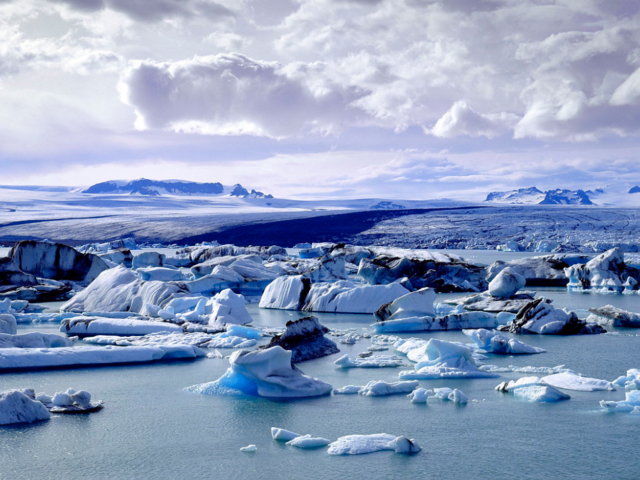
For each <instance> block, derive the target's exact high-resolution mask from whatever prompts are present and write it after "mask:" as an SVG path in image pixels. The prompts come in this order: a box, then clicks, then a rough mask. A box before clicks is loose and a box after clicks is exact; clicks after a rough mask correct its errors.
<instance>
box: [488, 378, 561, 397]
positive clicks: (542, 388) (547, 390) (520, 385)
mask: <svg viewBox="0 0 640 480" xmlns="http://www.w3.org/2000/svg"><path fill="white" fill-rule="evenodd" d="M496 390H497V391H499V392H505V393H510V394H512V395H514V396H516V397H519V398H522V399H524V400H526V401H528V402H539V403H551V402H559V401H562V400H569V399H570V398H571V397H570V396H569V395H567V394H566V393H562V392H561V391H560V390H558V389H557V388H555V387H552V386H551V385H548V384H547V383H545V382H544V381H543V380H542V379H541V378H539V377H522V378H519V379H518V380H511V381H510V382H502V383H501V384H500V385H498V386H497V387H496Z"/></svg>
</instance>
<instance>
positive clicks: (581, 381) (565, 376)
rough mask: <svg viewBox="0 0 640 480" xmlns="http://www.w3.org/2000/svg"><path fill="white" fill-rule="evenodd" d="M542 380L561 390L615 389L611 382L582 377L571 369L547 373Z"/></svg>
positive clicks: (595, 390)
mask: <svg viewBox="0 0 640 480" xmlns="http://www.w3.org/2000/svg"><path fill="white" fill-rule="evenodd" d="M542 381H543V382H544V383H546V384H548V385H551V386H552V387H556V388H562V389H563V390H576V391H579V392H597V391H602V390H605V391H612V390H615V389H616V387H614V386H613V383H611V382H608V381H606V380H598V379H597V378H589V377H583V376H582V375H580V374H578V373H576V372H573V371H566V372H562V373H555V374H553V375H548V376H546V377H542Z"/></svg>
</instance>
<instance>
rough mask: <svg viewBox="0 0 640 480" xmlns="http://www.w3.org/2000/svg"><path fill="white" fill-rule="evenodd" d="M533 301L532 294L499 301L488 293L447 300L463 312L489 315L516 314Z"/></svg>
mask: <svg viewBox="0 0 640 480" xmlns="http://www.w3.org/2000/svg"><path fill="white" fill-rule="evenodd" d="M532 300H534V293H529V292H521V293H516V294H514V295H513V296H512V297H511V298H507V299H501V298H495V297H492V296H491V295H490V294H489V293H488V292H482V293H475V294H472V295H467V296H464V297H458V298H453V299H447V300H446V302H447V303H448V304H451V305H457V306H461V307H463V308H464V309H465V310H472V311H478V312H489V313H502V312H506V313H518V312H519V311H520V310H521V309H522V308H523V307H524V306H526V305H528V304H529V302H531V301H532Z"/></svg>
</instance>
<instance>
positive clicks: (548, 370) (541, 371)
mask: <svg viewBox="0 0 640 480" xmlns="http://www.w3.org/2000/svg"><path fill="white" fill-rule="evenodd" d="M478 368H479V369H480V370H482V371H483V372H492V373H507V372H515V373H527V374H535V375H553V374H556V373H563V372H571V371H572V370H569V369H568V368H565V366H564V365H557V366H555V367H532V366H526V367H516V366H515V365H509V366H508V367H498V366H497V365H481V366H480V367H478Z"/></svg>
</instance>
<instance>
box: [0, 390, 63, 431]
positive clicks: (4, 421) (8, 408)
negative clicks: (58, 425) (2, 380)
mask: <svg viewBox="0 0 640 480" xmlns="http://www.w3.org/2000/svg"><path fill="white" fill-rule="evenodd" d="M34 396H35V395H34V393H33V390H27V389H25V390H8V391H5V392H0V425H11V424H14V423H33V422H39V421H42V420H49V419H50V418H51V414H50V413H49V410H47V408H46V407H45V406H44V405H43V404H42V403H41V402H38V401H37V400H36V399H35V398H34Z"/></svg>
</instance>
